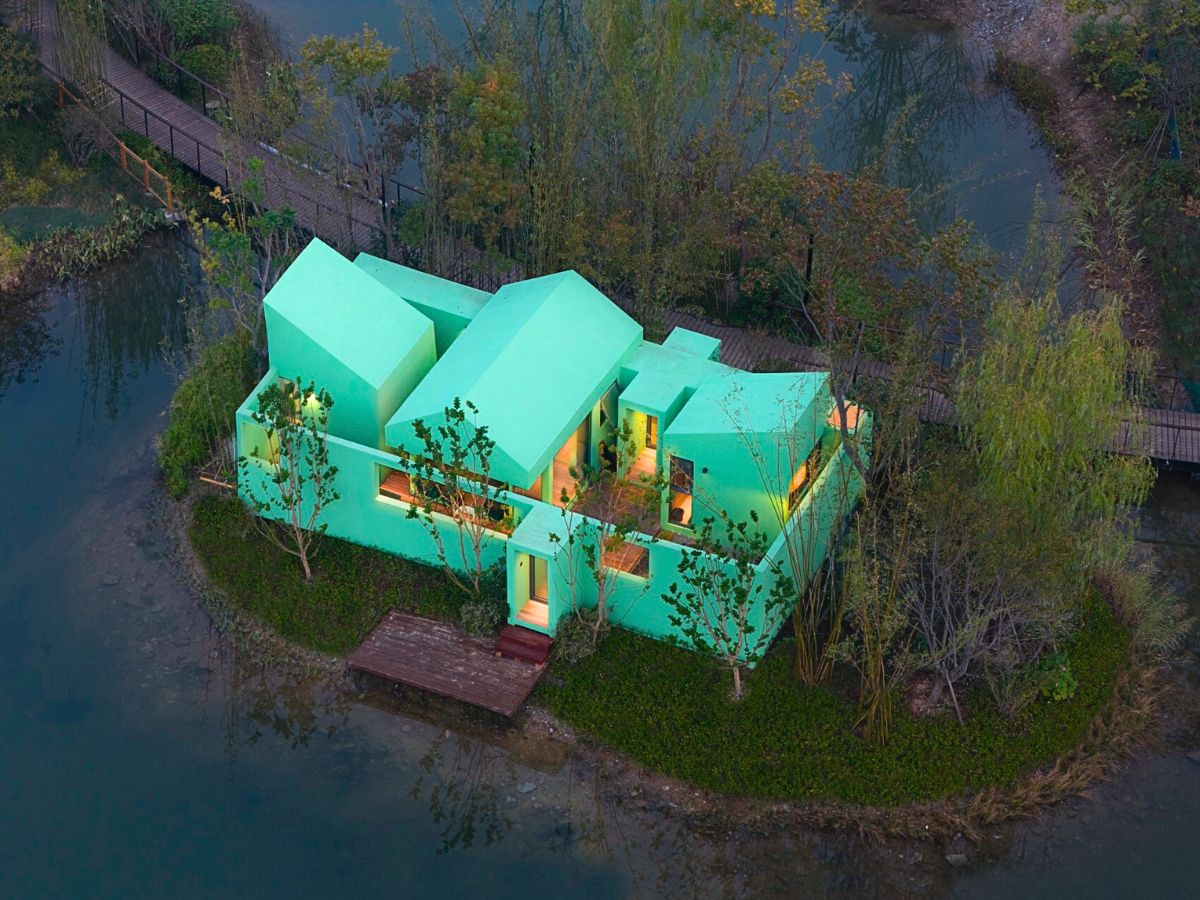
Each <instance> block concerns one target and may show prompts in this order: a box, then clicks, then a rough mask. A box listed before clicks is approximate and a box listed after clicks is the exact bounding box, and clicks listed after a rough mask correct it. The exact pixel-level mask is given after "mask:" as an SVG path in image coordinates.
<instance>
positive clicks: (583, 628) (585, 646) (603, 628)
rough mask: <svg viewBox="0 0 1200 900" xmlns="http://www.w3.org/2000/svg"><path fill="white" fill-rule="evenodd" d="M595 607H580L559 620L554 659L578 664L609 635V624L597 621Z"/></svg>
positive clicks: (564, 662) (555, 636)
mask: <svg viewBox="0 0 1200 900" xmlns="http://www.w3.org/2000/svg"><path fill="white" fill-rule="evenodd" d="M597 619H598V616H597V614H596V611H595V610H594V609H588V608H587V607H580V608H579V609H577V610H575V611H574V612H573V613H571V614H570V615H569V616H564V617H563V618H561V619H559V620H558V628H557V629H556V630H555V634H554V659H555V660H557V661H558V662H561V663H563V664H564V665H567V666H576V665H578V664H579V663H581V662H583V661H584V660H585V659H587V658H588V657H589V656H591V655H592V654H593V653H595V652H596V650H597V649H598V648H599V646H600V641H601V640H602V639H603V638H604V637H606V636H607V635H608V630H609V629H608V626H607V625H604V624H602V623H599V622H598V621H597Z"/></svg>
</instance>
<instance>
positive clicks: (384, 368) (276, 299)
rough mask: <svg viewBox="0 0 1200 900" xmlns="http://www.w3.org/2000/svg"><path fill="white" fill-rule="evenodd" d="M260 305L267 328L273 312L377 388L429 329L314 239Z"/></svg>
mask: <svg viewBox="0 0 1200 900" xmlns="http://www.w3.org/2000/svg"><path fill="white" fill-rule="evenodd" d="M263 304H264V306H265V307H266V308H267V311H268V317H267V328H268V331H269V330H270V317H271V315H272V314H273V315H277V316H280V317H282V318H284V319H286V320H287V321H288V322H289V323H291V325H292V326H293V327H294V328H296V329H297V330H298V331H300V332H301V333H303V334H304V335H305V336H307V337H308V339H309V340H311V341H312V342H313V343H314V344H317V345H318V346H320V347H321V348H323V349H324V350H325V351H326V352H327V353H329V355H330V356H332V357H334V358H335V359H337V360H338V361H339V362H340V363H342V364H343V365H344V366H346V367H347V368H348V369H350V371H352V372H354V373H355V374H356V375H358V376H359V377H360V378H362V379H363V380H364V381H366V382H367V383H368V384H370V385H372V386H374V387H376V388H378V387H380V386H382V385H383V384H384V382H385V381H387V379H388V377H389V376H390V375H391V374H392V373H393V372H395V370H396V367H397V366H398V365H399V364H400V363H401V362H402V361H403V360H404V359H405V358H406V357H407V356H408V354H409V353H410V352H411V351H412V349H413V348H414V347H415V346H416V345H417V344H418V343H419V342H420V341H421V339H422V338H423V337H424V336H425V334H426V333H428V332H431V331H432V329H433V323H432V322H431V321H430V320H429V319H428V317H426V316H424V315H422V314H421V313H419V312H417V310H415V309H413V308H412V307H411V306H409V305H408V304H407V303H405V302H403V301H402V300H399V299H398V298H397V297H396V296H395V295H394V294H393V293H392V292H391V291H389V290H388V289H387V288H385V287H384V286H383V285H381V284H380V283H379V282H378V281H376V280H375V279H374V278H372V277H371V276H370V275H368V274H367V273H366V272H364V271H363V270H362V269H360V268H358V267H356V266H355V265H354V264H353V263H351V262H350V261H349V260H348V259H346V258H345V257H344V256H342V255H341V254H340V253H338V252H337V251H336V250H334V249H333V248H332V247H330V246H328V245H327V244H325V243H323V242H321V241H320V240H318V239H316V238H314V239H313V240H312V241H311V242H310V243H309V244H308V246H307V247H305V248H304V250H303V251H302V252H301V253H300V255H299V256H297V257H296V259H295V261H294V262H293V263H292V264H291V265H290V266H288V269H287V271H286V272H284V273H283V277H282V278H280V279H279V281H278V282H276V284H275V286H274V287H273V288H271V290H270V292H269V293H268V294H267V296H266V299H265V300H264V301H263ZM269 343H270V336H269V335H268V345H269Z"/></svg>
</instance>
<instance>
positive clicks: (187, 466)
mask: <svg viewBox="0 0 1200 900" xmlns="http://www.w3.org/2000/svg"><path fill="white" fill-rule="evenodd" d="M257 376H258V371H257V367H256V366H255V359H254V354H253V352H252V351H251V348H250V341H249V339H248V336H247V335H246V334H245V333H244V332H236V333H234V334H231V335H229V336H228V337H225V338H222V339H221V340H219V341H217V342H216V343H215V344H213V345H211V346H209V347H206V348H205V349H204V350H203V351H202V352H201V353H200V356H199V358H198V359H197V360H196V363H195V365H194V366H193V367H192V370H191V371H190V372H189V373H188V375H187V377H186V378H184V380H183V381H182V382H181V383H180V385H179V387H178V388H177V389H176V391H175V396H174V397H173V398H172V399H171V409H170V412H169V417H168V419H167V427H166V429H164V431H163V434H162V439H161V443H160V446H159V451H158V467H159V470H160V471H161V472H162V475H163V479H164V480H165V481H166V483H167V489H168V490H170V492H171V495H172V496H174V497H176V498H179V497H182V496H183V495H184V494H185V493H186V492H187V489H188V483H189V478H190V475H191V473H192V470H194V469H195V468H196V467H197V466H201V465H203V464H204V463H206V462H208V461H209V460H210V459H212V458H213V456H214V455H215V454H217V453H218V451H219V449H220V445H221V443H222V442H226V441H229V440H231V439H232V437H233V423H234V413H235V412H236V411H237V408H238V407H239V406H240V405H241V403H242V401H243V400H245V399H246V395H247V394H249V393H250V390H251V389H252V388H253V387H254V384H255V382H256V381H257V380H258V377H257Z"/></svg>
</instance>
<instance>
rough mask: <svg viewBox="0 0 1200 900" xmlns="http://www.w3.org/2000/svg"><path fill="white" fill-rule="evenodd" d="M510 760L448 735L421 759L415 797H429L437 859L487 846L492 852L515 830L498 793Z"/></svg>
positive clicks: (469, 740)
mask: <svg viewBox="0 0 1200 900" xmlns="http://www.w3.org/2000/svg"><path fill="white" fill-rule="evenodd" d="M502 761H505V762H506V760H505V756H504V754H503V752H502V751H500V750H499V749H498V748H496V747H493V746H490V745H488V744H486V743H484V742H483V741H479V740H474V739H472V738H469V737H463V736H457V735H455V736H451V733H450V732H449V731H445V732H442V733H441V734H439V735H438V736H437V737H436V738H434V740H433V743H432V744H431V745H430V747H429V750H428V751H426V753H425V754H424V755H423V756H422V757H421V759H420V761H419V763H418V768H419V774H418V775H417V780H416V781H415V782H413V786H412V788H411V790H410V791H409V796H411V797H412V798H413V799H414V800H419V799H420V798H421V797H422V796H423V795H424V794H426V792H428V801H429V813H430V816H431V817H432V820H433V826H434V828H437V829H438V836H439V837H440V838H441V845H440V846H439V847H438V849H437V855H438V856H442V855H444V854H446V853H449V852H450V851H452V850H469V849H470V848H471V847H473V846H475V844H476V842H477V841H481V842H482V843H481V846H484V847H488V846H491V845H492V844H494V843H495V842H496V841H499V840H501V839H502V838H503V837H504V836H505V834H507V833H508V830H509V829H510V828H511V827H512V821H511V820H510V819H509V818H508V816H507V815H506V814H505V812H504V809H503V807H502V804H501V799H500V795H499V792H498V791H497V790H496V784H497V780H498V779H497V774H498V771H497V770H498V768H499V767H500V765H501V762H502Z"/></svg>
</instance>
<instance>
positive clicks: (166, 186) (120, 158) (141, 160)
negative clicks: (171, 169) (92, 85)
mask: <svg viewBox="0 0 1200 900" xmlns="http://www.w3.org/2000/svg"><path fill="white" fill-rule="evenodd" d="M54 84H55V88H56V89H57V93H58V107H59V109H66V107H67V104H68V103H73V104H75V105H76V106H78V107H80V108H81V109H83V110H84V111H85V112H86V113H87V114H88V116H89V117H90V118H92V120H93V121H94V122H95V123H96V124H97V125H98V126H99V128H100V129H101V137H102V138H103V139H104V140H103V141H102V142H101V143H100V149H102V150H103V151H104V152H105V153H107V154H108V155H109V156H111V157H112V158H113V159H115V160H116V162H117V165H118V166H119V167H120V169H121V171H122V172H124V173H125V174H126V175H129V176H130V177H131V178H133V179H135V180H136V181H137V182H138V183H139V184H140V185H141V186H142V190H144V191H145V192H146V193H148V194H150V195H151V196H152V197H154V198H155V199H156V200H158V202H159V203H161V204H162V205H163V207H164V208H165V209H166V211H167V212H168V213H172V212H175V200H176V198H175V189H174V186H173V185H172V184H171V179H170V178H169V177H168V176H166V175H164V174H163V173H162V172H160V171H158V169H156V168H155V167H154V166H153V165H151V164H150V161H149V160H148V159H146V158H145V157H144V156H142V155H141V154H139V153H137V152H136V151H135V150H133V148H131V147H130V146H129V145H128V144H126V143H125V142H124V141H123V140H121V138H120V137H118V136H117V134H116V133H115V132H114V131H113V130H112V129H111V128H109V127H108V125H106V124H105V122H104V121H103V119H101V118H100V117H99V116H98V115H96V113H95V112H93V111H92V109H91V108H90V107H89V106H88V105H87V104H86V103H84V102H83V101H82V100H80V99H79V97H77V96H76V95H75V94H74V92H72V91H71V89H70V88H69V87H67V86H66V85H65V84H64V83H63V82H62V80H61V79H59V78H57V77H55V78H54Z"/></svg>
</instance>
